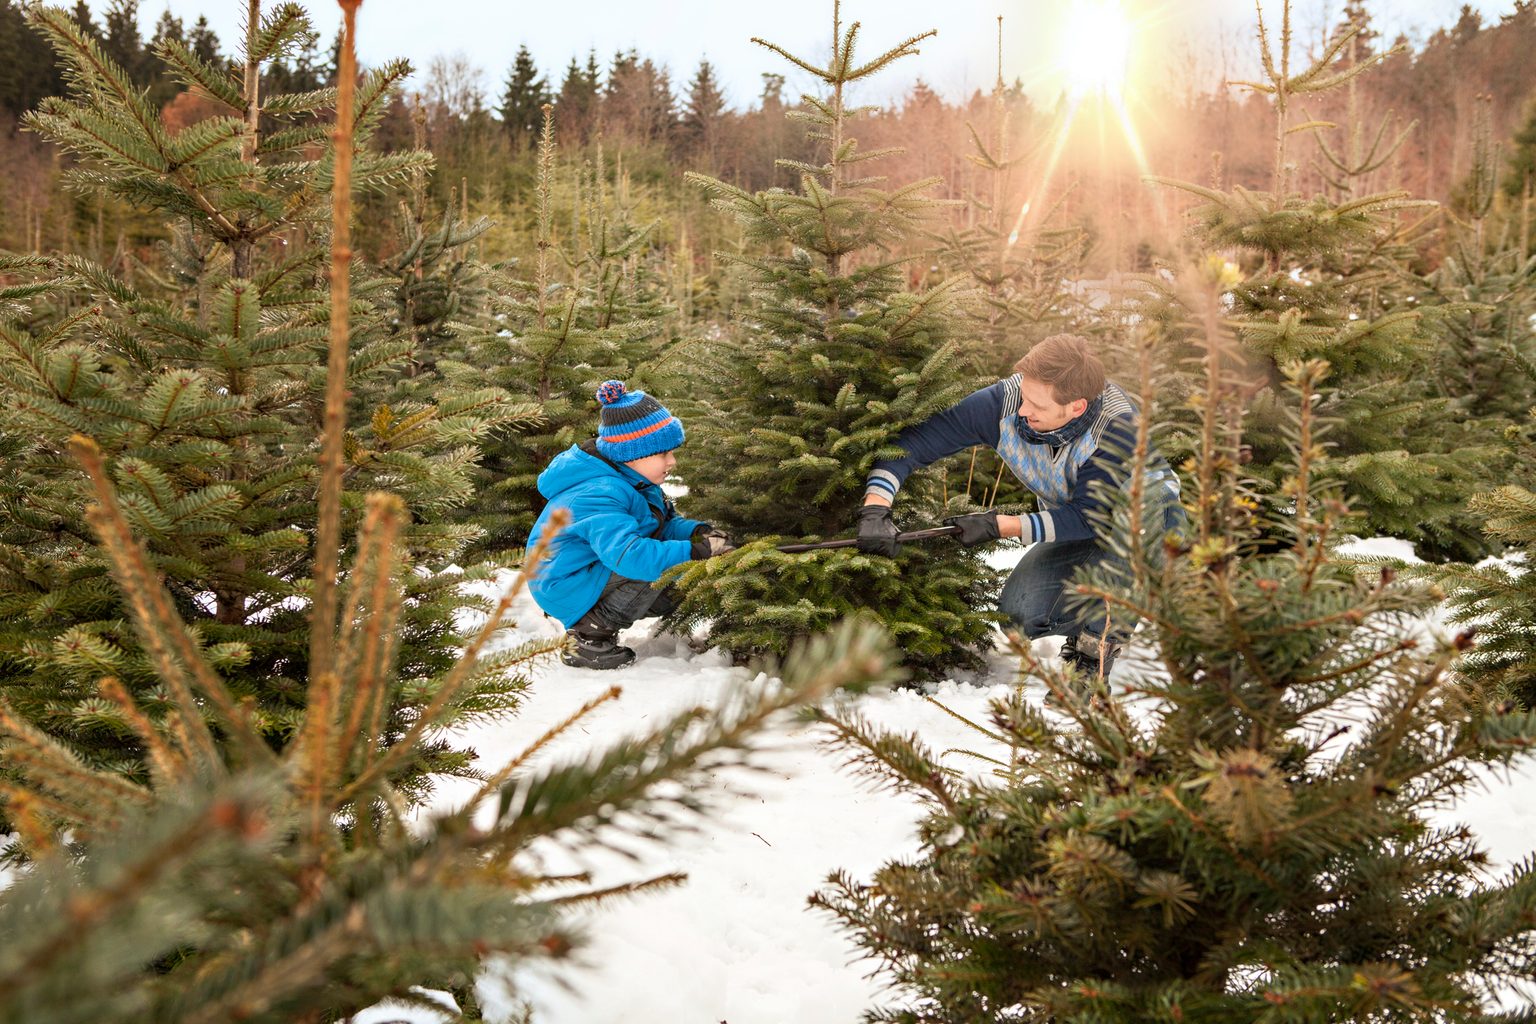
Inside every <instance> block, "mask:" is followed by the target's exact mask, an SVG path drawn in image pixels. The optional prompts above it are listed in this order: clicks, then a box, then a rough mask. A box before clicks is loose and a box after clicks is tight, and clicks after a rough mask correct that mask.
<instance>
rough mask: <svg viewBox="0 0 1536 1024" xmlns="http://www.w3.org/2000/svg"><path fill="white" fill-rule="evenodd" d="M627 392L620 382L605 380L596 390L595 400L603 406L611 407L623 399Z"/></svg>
mask: <svg viewBox="0 0 1536 1024" xmlns="http://www.w3.org/2000/svg"><path fill="white" fill-rule="evenodd" d="M628 390H629V389H628V388H626V387H625V386H624V382H623V381H621V380H605V381H603V384H602V386H601V387H599V388H598V389H597V400H598V401H599V402H601V403H602V404H603V405H612V404H613V403H614V402H617V401H618V400H619V399H621V398H623V397H624V395H625V394H626V393H627V391H628Z"/></svg>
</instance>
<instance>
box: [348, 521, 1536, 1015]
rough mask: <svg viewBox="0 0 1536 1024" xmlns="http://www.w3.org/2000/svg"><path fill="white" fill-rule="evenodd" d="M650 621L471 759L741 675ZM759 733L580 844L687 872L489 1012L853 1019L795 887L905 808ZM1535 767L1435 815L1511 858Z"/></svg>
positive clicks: (549, 674)
mask: <svg viewBox="0 0 1536 1024" xmlns="http://www.w3.org/2000/svg"><path fill="white" fill-rule="evenodd" d="M1021 550H1022V549H1020V548H1019V547H1017V546H1013V545H1009V546H1008V547H1007V548H1005V549H1003V550H1000V551H999V552H998V559H997V563H996V564H999V565H1000V566H1002V567H1006V566H1007V564H1009V563H1011V562H1012V561H1015V560H1017V558H1018V557H1019V555H1020V554H1021ZM1353 550H1354V551H1355V552H1356V553H1361V554H1365V553H1374V554H1387V555H1392V556H1396V557H1404V556H1407V557H1411V551H1409V550H1407V549H1406V545H1399V542H1395V541H1370V542H1365V543H1363V544H1359V545H1355V546H1354V547H1353ZM515 615H516V616H518V617H519V621H518V629H517V631H516V634H515V636H518V637H527V636H530V635H553V634H555V633H557V632H558V631H559V626H558V624H557V623H555V622H554V621H552V620H548V619H545V618H544V617H543V616H542V614H541V613H540V612H539V611H538V609H537V607H535V606H534V605H533V604H532V602H531V601H528V600H526V599H524V600H523V601H521V602H520V603H519V604H518V606H517V608H516V610H515ZM650 633H651V630H650V624H649V623H641V624H640V625H638V626H637V627H635V628H634V629H632V630H630V631H629V632H628V633H626V634H625V636H624V638H623V639H624V642H626V643H628V644H630V645H631V646H633V647H634V648H635V649H636V651H637V652H638V654H639V656H640V657H639V660H638V662H637V663H636V664H635V665H634V666H632V667H630V668H628V669H626V670H624V671H622V672H593V671H587V670H579V669H570V668H566V667H564V666H562V665H559V664H558V663H554V664H551V665H548V666H546V667H545V668H543V669H542V670H541V671H539V673H538V674H537V677H536V681H535V685H534V688H533V691H532V692H531V693H530V694H529V696H528V699H527V702H526V704H525V705H524V707H523V709H522V711H521V712H520V713H519V714H518V716H517V717H516V718H513V719H509V720H507V721H506V722H504V723H501V724H499V725H497V726H495V727H488V728H482V729H480V730H477V731H476V732H474V733H472V734H469V735H468V736H466V737H465V738H466V739H467V740H468V741H469V742H470V743H471V744H472V745H473V746H474V747H475V748H476V749H477V750H478V751H479V753H480V755H481V757H482V767H484V768H487V769H494V768H496V767H497V766H499V765H501V764H504V763H506V761H508V760H509V759H510V758H512V757H513V756H515V755H516V754H518V753H519V752H521V751H522V750H523V749H524V748H525V747H526V746H528V745H529V744H530V743H532V742H533V741H534V740H535V739H537V738H538V737H539V736H540V735H542V734H543V733H544V731H545V730H546V729H548V728H549V727H550V726H551V725H553V724H555V723H557V722H559V721H561V720H562V719H564V718H565V717H566V716H568V715H569V714H570V713H571V712H573V711H574V710H576V709H577V708H579V707H580V706H581V705H582V704H583V703H584V702H586V701H588V700H590V699H592V698H594V697H596V696H598V695H599V694H601V693H602V692H603V691H604V690H606V689H607V688H608V687H609V686H611V685H615V684H617V685H619V686H621V687H622V688H623V695H622V697H621V698H620V699H619V700H617V701H613V702H610V703H608V704H606V705H604V706H603V707H602V708H600V709H598V710H597V711H596V712H595V713H593V714H592V715H591V716H589V717H588V718H586V719H585V720H584V721H583V722H582V725H581V727H579V728H577V729H574V730H572V731H570V732H569V733H567V734H566V735H564V736H562V737H561V738H560V739H559V741H557V742H556V743H554V744H552V745H551V746H549V747H548V748H546V749H545V750H543V751H541V753H540V754H539V755H538V756H539V758H542V759H544V760H546V761H548V760H552V759H565V758H573V757H579V756H582V755H583V754H585V753H587V752H589V751H591V750H594V749H599V748H601V747H602V746H604V745H605V744H606V743H607V742H609V741H611V740H612V739H613V738H616V737H618V736H621V735H624V734H626V733H628V732H631V731H635V730H639V729H642V728H644V727H645V726H646V725H647V724H648V723H649V722H651V721H654V720H655V719H656V718H657V717H659V716H661V715H664V714H666V713H667V712H669V711H671V710H675V709H679V708H682V707H684V706H692V705H695V704H698V703H700V702H708V701H710V700H712V699H713V698H715V697H716V696H717V695H719V694H722V693H724V692H726V691H728V690H729V689H730V688H731V687H732V686H733V685H736V684H740V683H742V682H745V681H746V680H747V679H748V673H747V671H746V670H745V669H739V668H734V667H731V666H730V665H729V664H728V663H727V662H726V661H725V660H724V659H723V658H722V657H721V656H720V655H718V654H715V653H708V654H702V655H699V654H694V653H693V652H692V651H690V650H689V648H688V647H687V646H686V645H685V644H683V643H682V642H680V641H679V640H677V639H675V638H671V637H652V636H651V635H650ZM513 639H515V637H513V636H509V637H508V638H507V641H506V642H512V640H513ZM1056 645H1057V642H1056V641H1051V640H1047V641H1042V642H1040V643H1039V644H1037V645H1036V648H1037V653H1039V654H1042V655H1045V654H1048V653H1050V652H1053V651H1054V649H1055V647H1056ZM1015 682H1016V668H1015V665H1014V662H1013V660H1012V658H1011V657H1009V656H1006V655H1004V654H1002V653H997V654H995V655H994V656H993V657H992V659H991V664H990V666H989V671H988V672H987V673H986V674H984V675H983V676H982V677H980V678H976V679H966V680H959V681H956V680H951V681H947V682H945V683H943V684H941V685H939V686H938V687H936V688H935V689H934V693H933V696H934V697H936V698H937V699H939V700H941V701H942V702H943V703H944V704H945V705H946V706H948V707H950V708H952V709H953V710H954V711H956V712H958V713H960V714H963V715H966V716H968V717H971V718H976V717H978V716H983V715H984V714H985V708H986V704H987V701H988V700H989V699H990V698H992V697H995V696H999V695H1001V694H1003V693H1005V692H1007V690H1009V689H1010V688H1011V687H1012V686H1013V685H1014V684H1015ZM859 702H860V711H861V712H862V713H863V714H864V715H866V716H867V717H868V718H869V719H871V720H872V721H875V722H877V723H879V724H882V725H885V726H888V727H891V728H893V729H897V730H901V731H909V730H910V731H915V732H917V733H919V734H921V735H922V736H923V737H924V739H925V740H926V741H927V742H928V743H929V745H930V746H931V747H932V748H933V749H935V750H944V749H946V748H948V747H950V746H955V745H964V746H970V747H975V746H976V745H977V744H976V736H975V734H974V733H972V732H970V730H969V729H967V727H966V726H965V725H963V724H962V723H960V722H958V721H956V720H955V719H953V718H951V717H950V716H948V715H946V714H945V713H944V712H943V711H942V710H941V709H940V708H938V707H936V706H935V705H934V704H933V703H931V702H930V701H928V700H927V699H925V698H924V696H923V695H921V694H918V693H913V692H910V691H885V690H876V691H873V692H871V693H869V694H867V695H865V696H863V697H861V698H859ZM766 744H767V749H765V751H764V753H763V755H762V756H761V757H760V758H759V760H758V763H759V764H760V765H761V766H763V768H765V769H766V770H764V771H762V772H761V773H759V774H755V775H752V776H750V777H744V778H737V779H736V780H735V781H736V783H737V784H738V785H742V786H746V787H749V789H750V795H747V796H737V797H730V796H723V797H722V799H721V801H720V806H719V809H718V811H717V813H715V814H713V815H711V816H710V817H708V818H706V819H704V820H702V821H699V822H698V824H697V828H696V829H695V830H694V831H692V832H690V833H688V834H685V835H682V836H680V837H679V838H678V839H677V840H676V841H674V842H672V843H671V844H669V845H667V846H665V847H661V846H655V845H644V844H639V843H633V842H632V843H630V844H628V846H629V852H630V854H631V855H632V856H631V857H625V856H621V855H618V854H615V853H612V852H597V853H590V854H587V855H585V856H584V858H583V859H582V860H581V861H580V865H581V866H582V867H585V868H587V869H589V870H590V871H591V872H592V873H593V884H594V885H596V886H602V885H609V884H616V883H619V882H622V881H628V880H634V879H638V878H643V877H648V876H650V875H655V874H662V873H665V872H671V871H682V872H685V873H686V874H687V875H688V878H689V880H688V883H687V884H686V885H684V886H682V887H680V888H676V889H671V890H665V891H660V892H654V893H650V894H647V895H644V896H639V897H636V898H634V899H631V900H628V901H625V902H620V903H617V904H610V905H607V906H605V907H603V908H601V909H598V910H596V911H594V912H593V913H592V916H591V919H590V928H589V930H588V931H589V942H588V943H587V944H586V945H585V946H584V947H583V948H582V950H581V952H580V953H579V954H578V956H577V957H576V959H575V960H574V961H566V962H564V963H562V964H561V965H559V966H558V967H549V966H539V967H537V968H531V969H524V970H523V971H521V972H520V973H518V974H516V975H515V976H514V977H513V978H512V979H511V981H512V984H513V986H514V987H515V989H516V995H515V996H513V995H511V994H509V991H508V988H507V986H506V984H505V979H501V978H499V977H498V976H497V974H496V972H495V971H494V970H492V971H491V972H489V973H488V976H487V977H486V979H485V980H484V981H483V983H482V986H481V994H482V997H483V1002H484V1005H485V1009H486V1010H487V1012H488V1014H489V1015H491V1016H492V1018H493V1019H497V1018H504V1017H505V1016H508V1015H511V1014H512V1013H513V1012H515V1011H516V1009H517V1008H518V1006H519V1005H520V1004H521V1002H522V1001H526V1002H527V1003H528V1004H529V1005H530V1006H531V1007H532V1009H533V1020H534V1024H618V1022H623V1024H674V1022H690V1024H692V1022H697V1024H716V1022H729V1024H785V1022H789V1021H793V1022H796V1024H822V1022H826V1024H833V1022H836V1024H852V1022H854V1021H857V1020H858V1019H859V1015H860V1013H861V1011H863V1010H864V1009H865V1008H867V1007H868V1006H870V1005H871V1004H872V1003H873V1002H875V1001H876V1000H878V999H880V988H879V985H878V984H877V982H876V981H875V980H872V979H871V978H869V977H868V973H869V964H868V963H866V962H860V961H858V960H857V959H856V950H855V949H854V948H853V946H852V945H851V944H850V943H849V942H848V941H847V939H846V937H845V936H843V935H841V934H840V933H839V932H838V931H837V930H836V929H835V928H834V927H833V925H832V923H831V920H830V919H829V918H828V917H826V916H825V915H822V914H819V913H816V912H813V911H811V910H810V909H808V908H807V907H806V903H805V901H806V897H807V896H808V895H809V894H810V893H811V892H812V891H814V890H815V889H816V888H817V887H818V885H819V884H820V883H821V881H822V880H823V879H824V878H825V877H826V875H827V874H828V873H829V872H831V871H833V870H835V869H846V870H848V871H850V872H851V873H852V874H853V875H854V876H855V877H867V876H868V874H869V873H870V872H871V871H872V870H873V869H874V868H875V867H876V866H877V865H879V864H880V863H882V862H884V861H885V860H887V859H889V858H892V857H896V856H902V855H906V854H910V853H913V852H915V850H916V841H915V838H914V825H915V823H916V820H917V818H918V815H919V814H920V811H921V808H920V805H919V804H918V803H917V802H916V801H915V800H914V799H911V798H908V797H904V796H898V795H894V794H891V793H889V792H884V791H875V790H873V789H872V788H871V787H870V784H869V783H868V782H867V781H866V780H864V779H861V778H860V777H857V776H855V775H854V774H852V773H851V772H849V771H848V770H847V769H845V768H844V767H843V765H842V764H841V760H840V758H839V756H838V755H837V754H835V753H832V752H829V751H828V750H826V749H825V748H824V747H822V746H821V745H820V744H819V743H818V736H817V730H816V728H814V727H811V726H806V725H803V724H800V723H797V722H795V721H793V720H789V719H786V721H784V722H783V723H782V724H781V725H780V726H779V727H778V728H777V729H776V730H774V731H773V732H772V734H771V735H770V736H768V737H767V738H766ZM1533 780H1536V765H1531V764H1527V765H1526V766H1525V770H1524V771H1523V772H1521V773H1520V776H1519V777H1518V778H1515V779H1509V778H1490V779H1489V780H1488V783H1487V786H1486V788H1485V789H1484V790H1483V791H1481V792H1478V793H1475V794H1472V795H1471V796H1470V797H1469V798H1468V799H1466V800H1465V801H1463V802H1462V803H1461V804H1460V805H1459V806H1458V807H1456V808H1454V809H1452V810H1450V811H1448V812H1447V813H1446V817H1447V818H1451V819H1456V820H1462V821H1466V822H1469V823H1471V824H1472V825H1473V826H1474V828H1475V829H1476V830H1477V832H1478V833H1479V834H1480V835H1481V836H1482V838H1483V840H1484V841H1485V843H1486V845H1487V847H1488V849H1489V851H1490V853H1491V854H1492V856H1493V858H1494V861H1495V864H1496V865H1498V866H1503V865H1506V864H1509V863H1511V862H1513V861H1515V860H1517V859H1519V858H1521V857H1523V856H1524V855H1525V854H1527V853H1528V852H1529V851H1530V850H1532V849H1533V848H1536V807H1533V806H1532V805H1531V804H1530V802H1529V801H1528V800H1525V801H1522V800H1518V799H1516V797H1515V793H1516V792H1517V787H1519V786H1521V785H1522V783H1523V784H1524V787H1525V792H1527V793H1528V792H1530V788H1529V787H1530V784H1531V782H1532V781H1533ZM722 781H724V780H722ZM722 792H724V787H722ZM467 793H468V787H467V786H465V787H444V789H443V790H442V791H441V793H440V797H439V801H440V803H442V804H444V805H448V804H452V803H453V801H454V800H456V799H459V800H461V799H464V798H465V796H466V795H467ZM553 856H555V857H564V856H566V854H565V853H563V852H558V853H555V854H553ZM548 866H550V867H551V868H565V867H569V866H572V865H571V864H570V863H569V862H564V861H561V862H558V863H551V864H549V865H548ZM405 1019H410V1020H419V1021H426V1020H429V1019H430V1017H429V1016H428V1015H426V1014H423V1013H421V1012H419V1011H405V1010H402V1009H399V1008H386V1007H379V1008H375V1009H374V1010H371V1011H369V1012H368V1013H366V1014H363V1015H360V1016H359V1017H358V1018H357V1020H358V1021H359V1024H377V1022H380V1021H386V1020H389V1021H397V1020H405Z"/></svg>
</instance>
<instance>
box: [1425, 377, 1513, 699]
mask: <svg viewBox="0 0 1536 1024" xmlns="http://www.w3.org/2000/svg"><path fill="white" fill-rule="evenodd" d="M1515 362H1516V365H1515V366H1514V367H1513V368H1512V372H1511V373H1510V374H1509V376H1508V378H1507V380H1508V381H1510V382H1518V383H1519V385H1520V386H1519V387H1518V388H1512V389H1511V390H1517V391H1518V392H1519V393H1520V394H1523V395H1524V396H1525V398H1526V400H1527V402H1528V403H1529V404H1528V408H1527V411H1526V414H1525V417H1524V419H1523V421H1519V420H1515V421H1513V422H1511V423H1510V424H1509V427H1508V428H1507V433H1506V440H1507V442H1508V444H1509V446H1510V448H1511V450H1512V455H1513V462H1514V464H1515V465H1517V466H1519V467H1521V468H1522V470H1523V473H1522V477H1523V478H1522V479H1520V481H1519V482H1518V483H1511V484H1507V485H1505V486H1503V487H1499V488H1497V489H1495V490H1493V491H1490V492H1487V493H1485V494H1478V495H1474V496H1473V498H1472V500H1471V502H1470V503H1469V504H1468V511H1469V512H1470V513H1471V514H1472V515H1473V516H1475V517H1476V518H1477V519H1478V520H1480V521H1481V523H1482V525H1483V529H1484V530H1485V532H1486V533H1487V534H1488V536H1489V537H1490V538H1492V539H1493V540H1494V541H1495V542H1497V543H1499V544H1501V545H1503V547H1504V554H1503V557H1502V558H1501V559H1499V560H1498V561H1490V562H1486V563H1480V564H1478V565H1448V566H1444V567H1443V568H1441V569H1439V571H1436V572H1434V573H1433V574H1432V576H1433V578H1435V579H1437V580H1438V581H1439V582H1440V583H1442V584H1443V585H1444V586H1445V588H1446V589H1447V591H1448V592H1449V596H1450V605H1451V607H1452V608H1453V609H1454V610H1455V617H1456V619H1457V621H1459V622H1461V623H1463V624H1464V625H1466V626H1469V627H1471V628H1473V629H1475V630H1476V631H1477V645H1476V647H1474V648H1473V649H1472V650H1471V651H1470V652H1469V653H1467V654H1466V655H1464V656H1463V657H1462V659H1461V661H1460V662H1459V664H1458V666H1457V667H1458V669H1459V670H1460V671H1461V672H1462V673H1463V674H1464V675H1466V676H1467V677H1468V678H1469V679H1470V680H1472V681H1473V682H1474V683H1475V684H1477V685H1479V686H1482V687H1484V688H1486V689H1488V690H1490V691H1491V693H1492V694H1493V697H1494V699H1513V700H1516V701H1519V702H1520V704H1521V706H1522V707H1525V708H1527V709H1536V571H1533V568H1536V480H1532V474H1533V472H1536V468H1533V467H1536V359H1533V358H1530V357H1526V356H1516V357H1515Z"/></svg>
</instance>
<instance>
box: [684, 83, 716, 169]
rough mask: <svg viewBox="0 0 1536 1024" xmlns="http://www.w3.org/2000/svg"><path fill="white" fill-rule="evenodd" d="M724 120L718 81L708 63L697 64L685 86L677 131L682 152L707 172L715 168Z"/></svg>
mask: <svg viewBox="0 0 1536 1024" xmlns="http://www.w3.org/2000/svg"><path fill="white" fill-rule="evenodd" d="M724 119H725V94H724V93H722V92H721V91H720V81H719V79H717V78H716V77H715V69H714V68H713V67H712V66H710V63H709V61H707V60H701V61H699V68H698V70H697V71H695V72H694V73H693V79H692V80H691V81H689V83H688V95H687V97H686V98H685V99H684V100H683V116H682V120H681V121H680V123H679V124H678V126H677V131H678V141H679V143H680V144H681V146H682V147H683V151H684V152H685V153H687V154H688V155H689V156H691V157H692V158H693V159H694V160H695V161H700V162H702V163H703V165H704V166H705V167H706V168H708V169H710V170H711V171H713V170H714V169H715V168H716V167H717V166H718V165H719V161H720V142H721V139H720V135H721V127H722V125H723V122H724Z"/></svg>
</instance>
